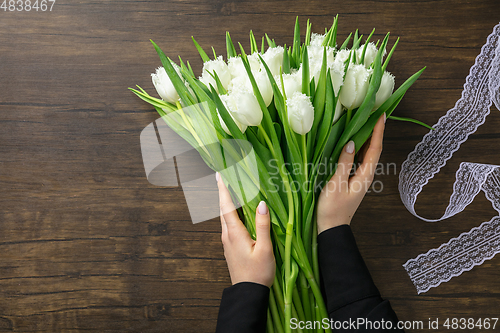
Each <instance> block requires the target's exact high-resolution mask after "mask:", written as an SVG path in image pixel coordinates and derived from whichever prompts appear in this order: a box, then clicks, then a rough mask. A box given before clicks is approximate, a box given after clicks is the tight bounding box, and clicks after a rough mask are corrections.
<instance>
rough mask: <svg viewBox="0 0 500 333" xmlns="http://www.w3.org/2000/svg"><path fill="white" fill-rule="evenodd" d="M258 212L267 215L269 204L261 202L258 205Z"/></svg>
mask: <svg viewBox="0 0 500 333" xmlns="http://www.w3.org/2000/svg"><path fill="white" fill-rule="evenodd" d="M257 212H259V214H260V215H266V214H267V212H268V210H267V205H266V203H265V202H264V201H261V202H260V203H259V206H258V207H257Z"/></svg>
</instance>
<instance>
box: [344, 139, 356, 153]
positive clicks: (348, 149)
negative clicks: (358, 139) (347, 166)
mask: <svg viewBox="0 0 500 333" xmlns="http://www.w3.org/2000/svg"><path fill="white" fill-rule="evenodd" d="M345 151H346V152H348V153H349V154H352V153H354V141H352V140H351V141H349V142H348V143H347V146H346V147H345Z"/></svg>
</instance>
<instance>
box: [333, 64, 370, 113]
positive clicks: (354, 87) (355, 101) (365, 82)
mask: <svg viewBox="0 0 500 333" xmlns="http://www.w3.org/2000/svg"><path fill="white" fill-rule="evenodd" d="M369 78H370V71H369V70H367V69H366V68H365V66H363V65H354V64H351V65H350V66H349V68H348V69H347V73H346V75H345V80H344V85H343V86H342V89H341V90H340V94H339V99H340V102H341V103H342V105H344V106H345V107H346V109H348V110H352V109H355V108H357V107H359V106H360V105H361V103H363V100H364V99H365V97H366V92H367V91H368V86H369V85H370V80H369Z"/></svg>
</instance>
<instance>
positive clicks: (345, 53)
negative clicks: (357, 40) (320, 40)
mask: <svg viewBox="0 0 500 333" xmlns="http://www.w3.org/2000/svg"><path fill="white" fill-rule="evenodd" d="M349 53H351V51H350V50H346V49H343V50H339V51H338V52H337V54H336V55H335V61H336V62H337V61H338V62H340V63H342V64H343V63H344V62H346V61H347V59H348V58H349Z"/></svg>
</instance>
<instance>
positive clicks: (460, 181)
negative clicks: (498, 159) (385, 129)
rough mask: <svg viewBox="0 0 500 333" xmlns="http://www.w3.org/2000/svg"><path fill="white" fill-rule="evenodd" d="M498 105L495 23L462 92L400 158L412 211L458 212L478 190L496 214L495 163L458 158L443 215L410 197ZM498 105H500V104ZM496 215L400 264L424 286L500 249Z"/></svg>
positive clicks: (498, 178) (499, 191)
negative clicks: (419, 206)
mask: <svg viewBox="0 0 500 333" xmlns="http://www.w3.org/2000/svg"><path fill="white" fill-rule="evenodd" d="M492 103H495V105H496V107H497V108H499V106H500V23H499V24H498V25H496V26H495V28H494V29H493V32H492V33H491V34H490V36H488V39H487V42H486V44H485V45H484V46H483V47H482V48H481V53H480V54H479V55H478V56H477V58H476V62H475V64H474V65H473V66H472V67H471V69H470V72H469V75H468V76H467V79H466V82H465V84H464V90H463V91H462V97H461V98H460V99H459V100H458V101H457V103H456V104H455V106H454V107H453V108H452V109H450V110H449V111H448V112H447V114H446V115H445V116H443V117H441V118H440V119H439V121H438V123H437V124H436V125H434V126H433V127H434V128H435V131H430V132H429V133H427V134H426V135H425V136H424V138H423V139H422V141H421V142H420V143H418V144H417V145H416V147H415V149H414V150H413V151H412V152H411V153H410V154H409V155H408V157H407V159H406V160H405V161H404V162H403V165H402V168H401V172H400V174H399V192H400V196H401V200H402V201H403V204H404V205H405V206H406V208H407V209H408V211H409V212H410V213H412V214H413V215H415V216H416V217H418V218H420V219H422V220H424V221H427V222H438V221H442V220H444V219H447V218H449V217H451V216H453V215H455V214H458V213H460V212H461V211H463V210H464V209H465V207H467V205H469V204H470V203H471V202H472V201H473V200H474V198H475V196H476V195H477V194H478V193H479V191H481V190H482V191H483V192H485V194H486V197H487V198H488V200H490V201H491V202H492V204H493V207H494V208H495V209H496V210H497V211H498V212H499V214H500V171H499V168H500V166H496V165H488V164H479V163H471V162H463V163H461V164H460V167H459V169H458V170H457V172H456V180H455V183H454V185H453V194H452V195H451V197H450V202H449V204H448V207H447V208H446V211H445V213H444V215H443V216H442V217H441V218H439V219H434V220H433V219H427V218H424V217H421V216H419V215H418V214H417V213H416V212H415V202H416V200H417V196H418V194H419V193H420V192H421V191H422V189H423V187H424V186H425V185H426V184H427V183H428V182H429V180H430V179H432V178H433V177H434V175H436V174H437V173H439V171H440V170H441V168H442V167H443V166H444V165H446V162H447V161H448V160H449V159H450V158H451V157H452V155H453V153H455V152H456V151H457V150H458V149H459V148H460V145H461V144H462V143H464V142H465V141H467V138H468V137H469V135H471V134H472V133H474V132H475V131H476V130H477V128H478V127H479V126H481V125H482V124H483V123H484V122H485V120H486V116H488V114H489V113H490V107H491V105H492ZM499 109H500V108H499ZM499 221H500V217H495V218H493V219H492V220H491V221H489V222H484V223H483V224H481V225H480V226H479V227H476V228H473V229H472V230H470V231H469V232H466V233H463V234H461V235H460V236H459V237H458V238H453V239H452V240H450V241H449V242H448V243H445V244H443V245H441V246H440V247H439V248H438V249H432V250H430V251H428V252H427V253H425V254H421V255H419V256H418V257H416V258H415V259H410V260H408V261H407V262H406V263H405V264H404V265H403V267H404V268H405V269H406V271H407V272H408V275H409V276H410V278H411V280H412V282H413V284H414V285H415V287H416V288H417V291H418V293H419V294H420V293H423V292H426V291H428V290H429V289H430V288H432V287H437V286H439V285H440V284H441V283H443V282H447V281H449V280H450V279H451V278H453V277H454V276H458V275H460V274H462V273H463V272H466V271H469V270H471V269H472V268H473V267H474V266H477V265H481V264H482V263H483V262H484V261H485V260H488V259H491V258H493V257H494V256H495V254H497V253H498V252H500V227H499Z"/></svg>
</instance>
